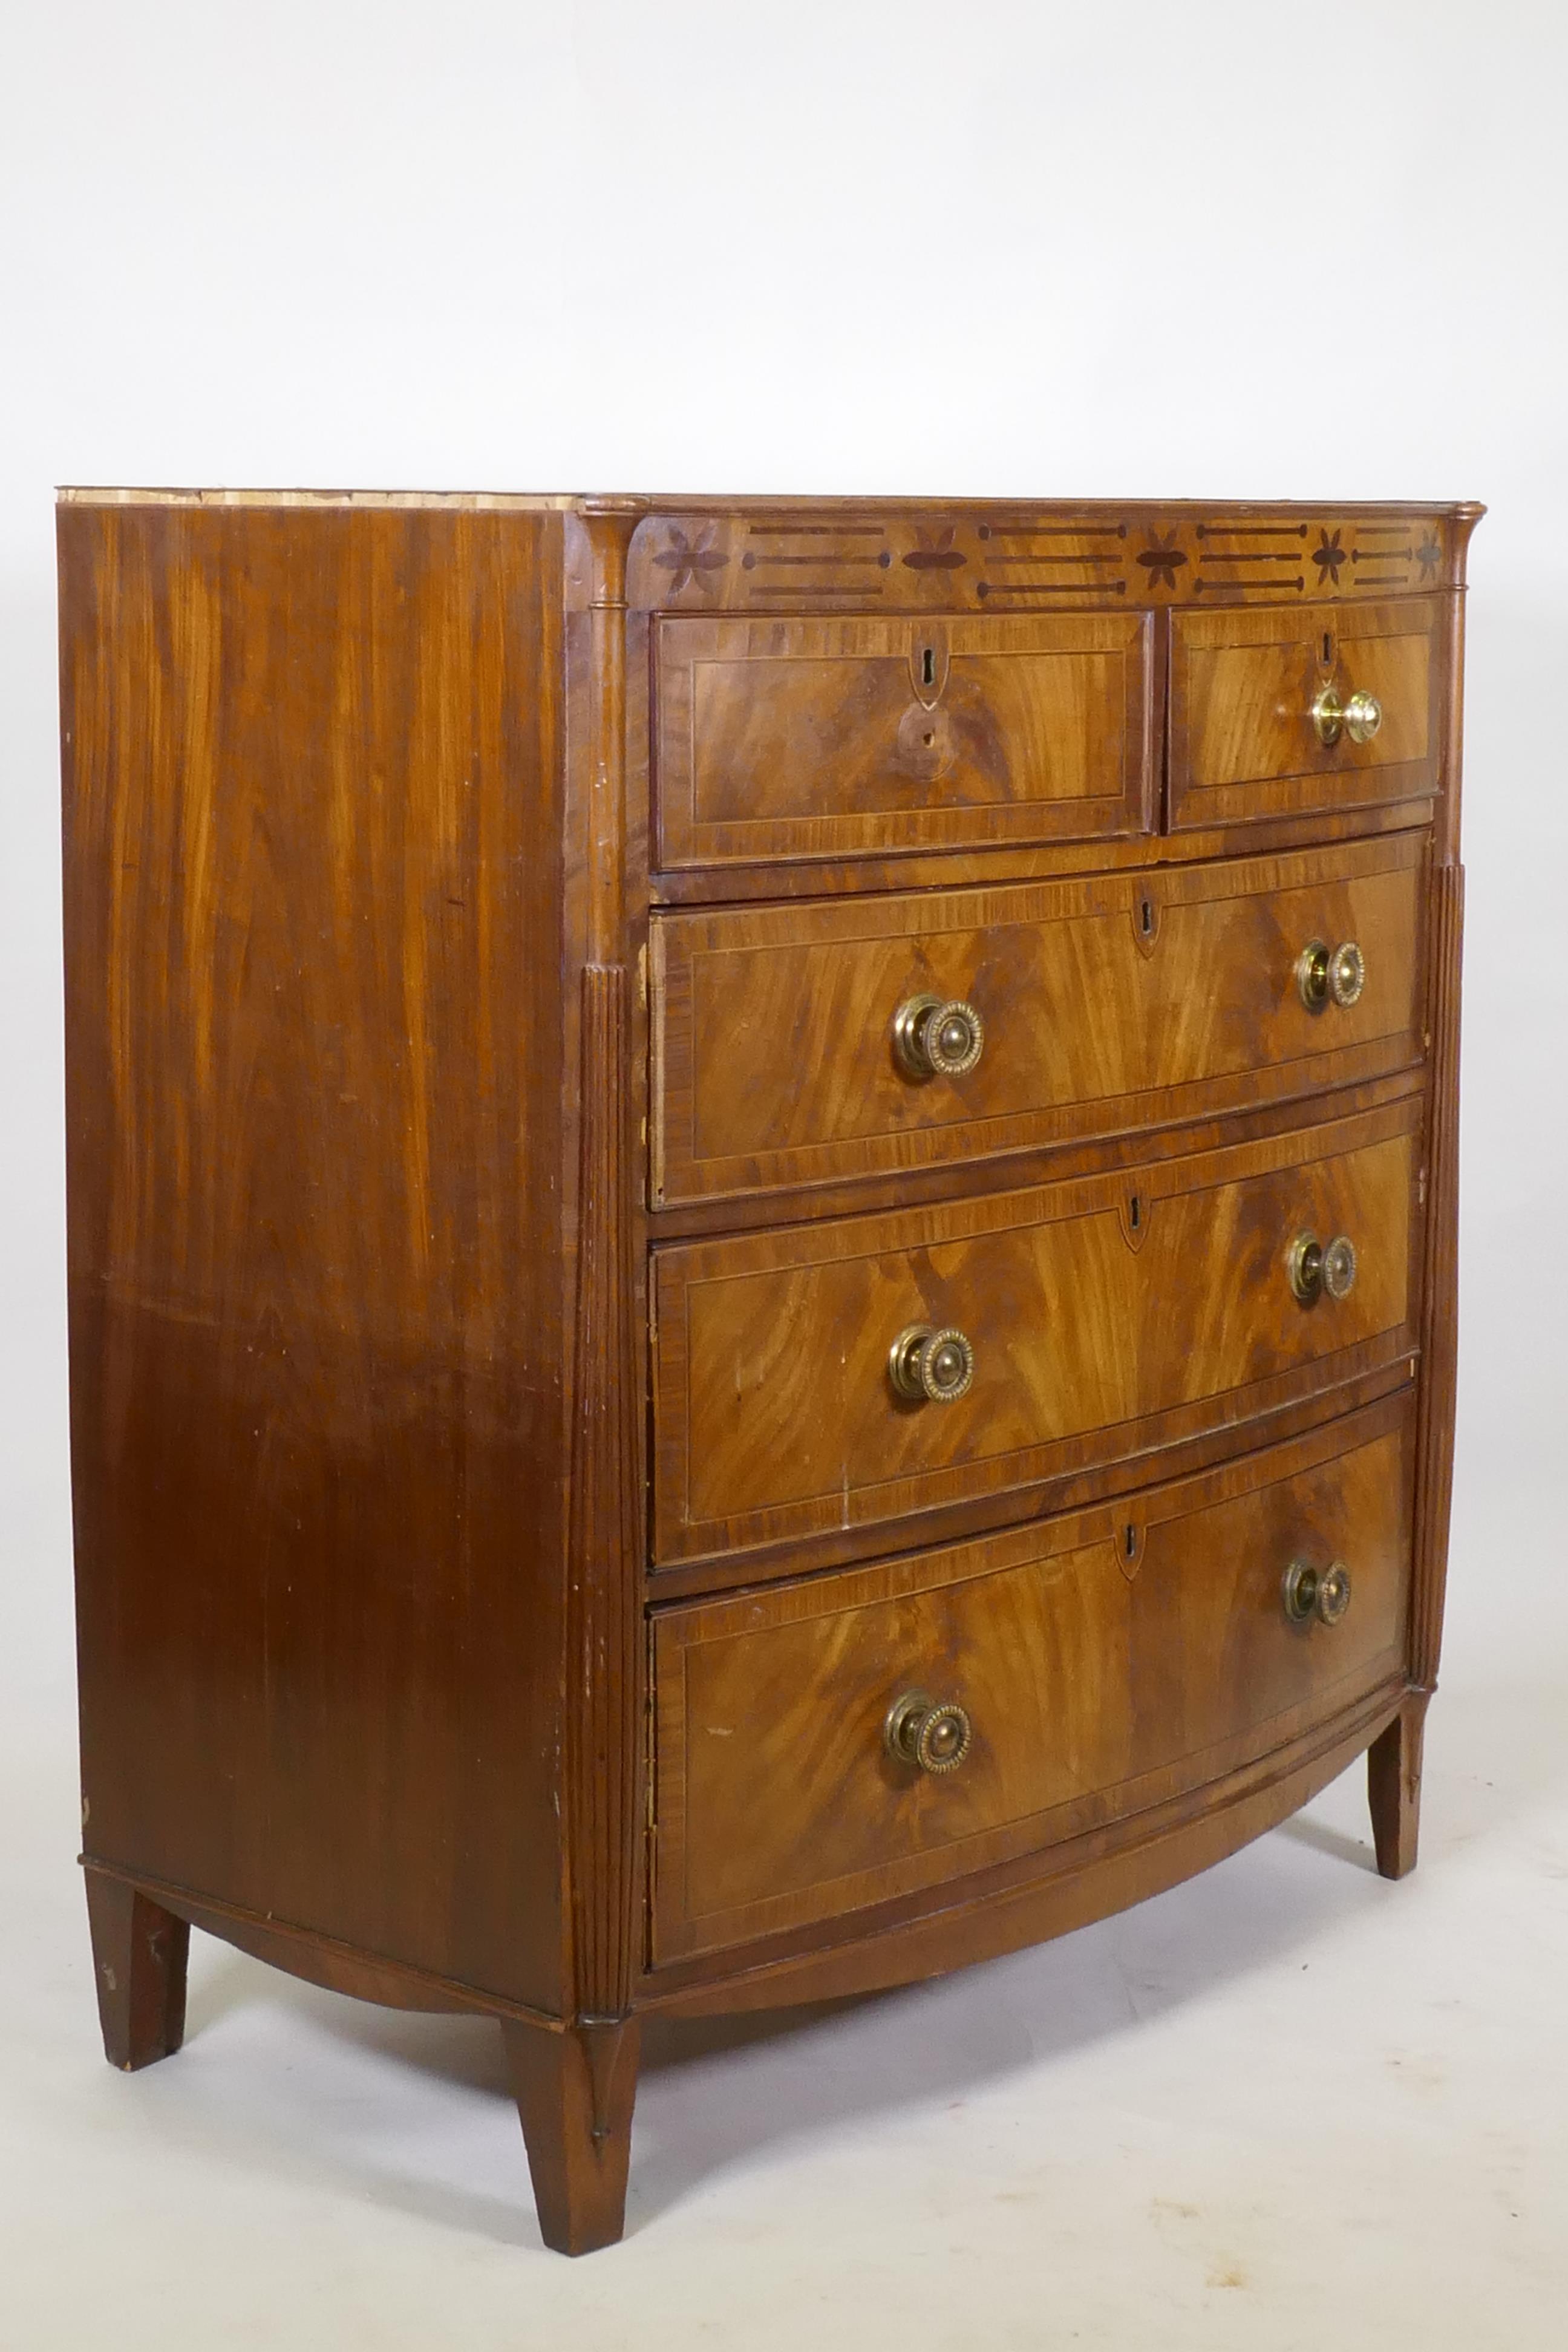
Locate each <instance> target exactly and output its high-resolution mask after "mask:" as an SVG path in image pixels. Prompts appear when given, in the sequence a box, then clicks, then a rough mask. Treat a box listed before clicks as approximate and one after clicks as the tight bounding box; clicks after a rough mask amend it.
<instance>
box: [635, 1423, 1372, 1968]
mask: <svg viewBox="0 0 1568 2352" xmlns="http://www.w3.org/2000/svg"><path fill="white" fill-rule="evenodd" d="M1410 1393H1411V1392H1410V1391H1409V1390H1408V1389H1406V1390H1404V1391H1401V1392H1400V1393H1399V1394H1398V1395H1397V1396H1395V1397H1394V1398H1391V1399H1387V1400H1384V1402H1382V1403H1381V1404H1379V1405H1376V1406H1374V1407H1373V1408H1371V1410H1370V1411H1369V1412H1363V1413H1362V1414H1358V1415H1356V1416H1354V1417H1353V1418H1352V1419H1351V1420H1349V1421H1342V1422H1339V1423H1331V1424H1330V1426H1329V1427H1328V1428H1327V1429H1324V1430H1318V1431H1314V1432H1313V1433H1310V1435H1309V1436H1307V1437H1305V1438H1300V1439H1297V1440H1295V1441H1293V1442H1292V1443H1291V1444H1289V1445H1285V1446H1280V1447H1276V1448H1274V1449H1271V1450H1269V1451H1267V1452H1265V1453H1262V1454H1253V1455H1250V1456H1247V1457H1245V1458H1244V1459H1242V1460H1241V1461H1239V1462H1231V1463H1229V1464H1227V1465H1226V1466H1225V1467H1224V1468H1223V1469H1220V1470H1217V1471H1214V1472H1211V1473H1209V1474H1208V1475H1205V1477H1203V1478H1199V1479H1190V1480H1186V1481H1184V1482H1182V1483H1180V1484H1175V1485H1171V1486H1163V1487H1156V1488H1155V1489H1153V1490H1152V1491H1148V1490H1145V1491H1144V1492H1143V1493H1142V1494H1140V1495H1138V1496H1133V1497H1131V1498H1130V1499H1127V1500H1124V1501H1122V1502H1121V1503H1119V1504H1118V1505H1117V1506H1116V1507H1115V1508H1114V1509H1110V1508H1106V1509H1100V1510H1098V1511H1093V1512H1089V1513H1083V1514H1079V1515H1078V1516H1076V1517H1071V1518H1065V1519H1058V1520H1056V1521H1046V1522H1039V1523H1037V1524H1035V1525H1032V1526H1028V1527H1024V1528H1014V1529H1010V1530H1009V1531H1008V1532H1007V1533H1005V1534H1004V1535H999V1536H993V1537H989V1538H985V1539H984V1540H982V1541H979V1542H975V1543H969V1544H964V1545H961V1546H957V1547H953V1548H952V1549H944V1550H936V1551H931V1550H928V1551H924V1552H921V1553H919V1554H917V1555H915V1556H913V1557H911V1558H908V1559H900V1560H897V1561H892V1562H887V1563H880V1564H879V1565H877V1566H875V1567H871V1568H868V1569H862V1570H854V1571H851V1572H847V1573H841V1574H836V1575H832V1576H824V1577H817V1578H815V1579H812V1580H808V1581H805V1582H800V1583H795V1584H790V1585H784V1586H779V1587H775V1588H773V1590H771V1591H765V1592H763V1593H761V1594H752V1595H749V1596H747V1597H745V1598H742V1599H736V1600H729V1601H707V1602H702V1603H700V1604H697V1605H695V1606H689V1607H679V1608H673V1609H669V1610H667V1611H662V1612H658V1614H657V1615H656V1617H655V1620H654V1655H655V1700H656V1706H657V1765H656V1780H655V1799H656V1803H655V1812H656V1822H657V1829H656V1836H655V1850H654V1900H653V1938H654V1950H655V1957H656V1958H658V1959H674V1958H681V1957H684V1956H686V1955H689V1954H692V1953H696V1952H701V1951H706V1950H710V1949H713V1948H716V1947H720V1946H722V1945H725V1944H732V1943H738V1942H741V1941H743V1940H744V1939H746V1938H747V1937H756V1936H762V1935H765V1934H769V1933H772V1932H776V1931H778V1930H781V1929H785V1928H790V1927H799V1926H801V1925H802V1924H804V1923H805V1922H808V1921H811V1920H816V1919H822V1918H826V1917H830V1916H834V1915H836V1914H839V1913H842V1912H846V1911H849V1910H853V1909H855V1908H857V1907H858V1906H863V1905H865V1904H868V1903H872V1902H878V1901H883V1900H887V1899H889V1898H890V1897H894V1896H898V1895H908V1894H910V1893H911V1892H913V1891H915V1890H917V1889H919V1888H921V1887H926V1886H931V1885H938V1884H940V1883H942V1881H945V1880H948V1879H951V1878H953V1877H955V1876H957V1875H959V1874H962V1873H963V1872H966V1871H972V1870H977V1869H981V1868H983V1867H985V1866H986V1865H989V1864H998V1863H1003V1862H1005V1861H1007V1860H1008V1859H1010V1858H1011V1857H1014V1856H1016V1855H1019V1854H1026V1853H1030V1852H1031V1851H1033V1850H1035V1849H1037V1848H1040V1847H1044V1846H1047V1845H1049V1844H1051V1843H1055V1842H1058V1841H1059V1840H1062V1839H1065V1838H1068V1837H1070V1836H1073V1835H1076V1834H1078V1833H1079V1832H1084V1831H1088V1830H1092V1829H1095V1828H1097V1827H1099V1826H1100V1825H1101V1824H1103V1823H1105V1822H1114V1821H1115V1820H1117V1819H1118V1818H1119V1817H1121V1816H1123V1815H1126V1814H1131V1813H1133V1812H1136V1811H1140V1810H1142V1809H1143V1808H1145V1807H1149V1806H1152V1805H1155V1804H1159V1803H1162V1802H1164V1801H1168V1800H1170V1799H1172V1798H1173V1797H1176V1796H1179V1794H1180V1793H1181V1792H1182V1791H1183V1790H1189V1789H1194V1788H1197V1787H1200V1786H1201V1785H1202V1784H1203V1783H1204V1782H1205V1781H1207V1780H1214V1779H1215V1778H1217V1777H1219V1776H1220V1775H1221V1774H1222V1773H1225V1772H1228V1771H1233V1770H1236V1769H1238V1768H1240V1767H1242V1766H1244V1765H1246V1764H1247V1763H1248V1762H1249V1761H1250V1760H1251V1759H1254V1758H1255V1757H1258V1756H1260V1755H1262V1754H1264V1753H1266V1752H1267V1751H1268V1749H1269V1748H1272V1747H1275V1746H1278V1745H1279V1744H1281V1743H1282V1742H1283V1741H1285V1740H1286V1739H1289V1738H1294V1737H1296V1736H1297V1735H1298V1734H1299V1733H1301V1732H1303V1731H1305V1730H1307V1729H1309V1728H1310V1727H1311V1726H1312V1724H1313V1723H1314V1721H1316V1720H1317V1719H1319V1718H1321V1717H1326V1716H1328V1715H1330V1714H1331V1713H1333V1712H1335V1711H1336V1710H1337V1709H1338V1708H1340V1707H1342V1706H1347V1705H1349V1704H1351V1703H1352V1701H1353V1700H1354V1699H1355V1698H1356V1697H1357V1696H1359V1695H1360V1694H1361V1693H1362V1692H1363V1691H1365V1690H1367V1689H1370V1688H1372V1687H1373V1686H1374V1685H1376V1684H1378V1683H1379V1682H1380V1681H1383V1680H1385V1679H1392V1678H1394V1677H1396V1676H1397V1675H1399V1674H1400V1673H1401V1672H1402V1670H1403V1665H1404V1643H1405V1616H1406V1609H1407V1590H1406V1586H1407V1577H1406V1570H1407V1563H1408V1558H1409V1528H1410V1486H1411V1454H1412V1446H1411V1431H1410V1403H1409V1399H1410ZM900 1702H903V1703H904V1704H903V1705H902V1706H901V1707H900ZM954 1710H961V1711H962V1712H961V1713H955V1712H954ZM955 1758H956V1761H955V1760H954V1759H955Z"/></svg>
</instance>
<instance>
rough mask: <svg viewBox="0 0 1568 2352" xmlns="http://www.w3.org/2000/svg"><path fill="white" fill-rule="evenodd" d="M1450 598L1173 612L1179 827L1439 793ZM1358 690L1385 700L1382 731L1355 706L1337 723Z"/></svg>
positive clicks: (1174, 799) (1175, 822) (1174, 802)
mask: <svg viewBox="0 0 1568 2352" xmlns="http://www.w3.org/2000/svg"><path fill="white" fill-rule="evenodd" d="M1444 609H1445V608H1444V607H1443V605H1442V604H1439V603H1437V602H1436V600H1434V599H1431V598H1425V597H1423V598H1414V597H1413V598H1409V599H1406V600H1403V601H1401V602H1399V603H1389V604H1365V605H1358V606H1355V607H1353V608H1347V607H1346V606H1345V605H1343V604H1302V605H1298V606H1296V607H1294V608H1292V609H1290V610H1280V609H1279V608H1278V607H1275V606H1261V607H1260V606H1257V605H1254V606H1251V607H1250V608H1249V607H1247V606H1234V605H1233V606H1228V607H1226V608H1223V609H1222V608H1219V607H1215V608H1212V609H1211V610H1209V611H1206V612H1180V613H1174V614H1172V618H1171V630H1172V636H1171V762H1170V766H1171V825H1172V829H1173V831H1179V830H1182V829H1184V828H1186V827H1191V826H1194V825H1205V824H1239V823H1245V822H1246V821H1247V819H1249V818H1255V817H1270V816H1294V815H1297V814H1302V813H1309V814H1310V813H1315V812H1318V811H1339V810H1352V809H1362V808H1370V807H1373V806H1375V805H1376V804H1377V803H1380V802H1386V801H1397V800H1409V799H1413V798H1420V797H1424V796H1426V795H1428V794H1430V793H1436V790H1437V745H1438V740H1439V730H1438V719H1437V714H1438V694H1439V691H1440V685H1441V677H1442V660H1441V641H1440V639H1439V638H1438V636H1437V635H1436V632H1437V629H1438V625H1439V622H1440V619H1441V617H1442V614H1443V612H1444ZM1354 695H1361V696H1370V697H1371V698H1373V702H1374V703H1375V704H1376V706H1377V720H1376V731H1375V732H1373V733H1368V732H1367V730H1366V725H1365V722H1364V720H1361V721H1360V722H1359V723H1358V714H1357V713H1356V712H1355V711H1353V710H1352V712H1351V723H1350V724H1346V723H1345V722H1344V720H1343V719H1342V720H1341V721H1340V722H1339V724H1338V725H1337V726H1336V725H1335V722H1334V718H1333V712H1332V704H1333V703H1334V702H1336V701H1337V703H1338V705H1339V707H1340V708H1341V709H1344V708H1345V707H1346V706H1348V705H1349V704H1350V702H1351V698H1352V696H1354ZM1321 698H1327V699H1326V700H1324V699H1321ZM1315 706H1316V707H1317V708H1318V709H1320V710H1321V722H1320V719H1318V718H1315V717H1314V707H1315ZM1363 707H1364V706H1363ZM1371 715H1372V714H1371V713H1370V712H1368V713H1367V716H1368V717H1370V716H1371Z"/></svg>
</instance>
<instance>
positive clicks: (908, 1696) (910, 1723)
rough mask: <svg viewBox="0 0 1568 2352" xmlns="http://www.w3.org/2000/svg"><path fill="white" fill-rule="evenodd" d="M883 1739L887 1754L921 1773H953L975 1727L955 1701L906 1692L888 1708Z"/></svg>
mask: <svg viewBox="0 0 1568 2352" xmlns="http://www.w3.org/2000/svg"><path fill="white" fill-rule="evenodd" d="M882 1741H883V1745H884V1746H885V1747H886V1748H887V1751H888V1753H889V1756H891V1757H894V1758H896V1759H897V1760H898V1761H899V1762H900V1764H912V1765H913V1766H914V1767H915V1769H916V1770H917V1771H921V1772H936V1773H941V1772H956V1771H957V1769H958V1768H959V1766H960V1765H961V1764H962V1763H963V1759H964V1758H965V1757H966V1756H967V1755H968V1753H969V1751H970V1748H972V1747H973V1743H974V1727H973V1724H972V1723H971V1722H970V1720H969V1717H968V1714H967V1713H966V1711H965V1710H964V1709H963V1707H962V1706H958V1705H957V1703H956V1702H955V1701H954V1700H952V1699H946V1700H942V1701H940V1702H939V1701H938V1700H936V1699H932V1698H928V1697H927V1696H926V1695H925V1693H924V1691H905V1693H904V1694H903V1696H902V1697H901V1698H896V1699H895V1700H894V1701H893V1704H892V1706H890V1707H889V1709H888V1718H887V1721H886V1722H885V1723H884V1725H883V1726H882Z"/></svg>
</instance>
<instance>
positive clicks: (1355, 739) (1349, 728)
mask: <svg viewBox="0 0 1568 2352" xmlns="http://www.w3.org/2000/svg"><path fill="white" fill-rule="evenodd" d="M1382 724H1383V705H1382V703H1381V702H1379V700H1378V698H1377V697H1376V695H1375V694H1364V693H1357V694H1352V697H1351V698H1350V700H1349V701H1348V702H1347V703H1346V705H1345V733H1346V734H1347V735H1348V736H1349V737H1350V739H1351V741H1352V743H1370V742H1371V741H1372V739H1373V736H1374V735H1375V734H1376V732H1377V730H1378V729H1379V728H1380V727H1381V726H1382Z"/></svg>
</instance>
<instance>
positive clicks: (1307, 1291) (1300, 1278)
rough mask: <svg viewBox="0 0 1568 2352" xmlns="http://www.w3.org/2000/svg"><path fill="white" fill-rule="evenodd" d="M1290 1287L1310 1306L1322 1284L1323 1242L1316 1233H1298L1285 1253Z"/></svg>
mask: <svg viewBox="0 0 1568 2352" xmlns="http://www.w3.org/2000/svg"><path fill="white" fill-rule="evenodd" d="M1285 1262H1286V1265H1288V1266H1289V1271H1290V1287H1291V1289H1292V1290H1293V1291H1294V1292H1295V1294H1296V1296H1297V1297H1298V1298H1299V1299H1300V1302H1301V1304H1302V1306H1303V1307H1310V1305H1311V1303H1312V1301H1313V1299H1314V1298H1316V1297H1317V1296H1318V1293H1319V1292H1320V1291H1321V1288H1322V1286H1323V1244H1322V1243H1321V1241H1320V1240H1319V1239H1318V1237H1317V1235H1316V1234H1297V1236H1296V1238H1295V1240H1294V1241H1293V1242H1292V1243H1291V1244H1290V1247H1289V1252H1288V1253H1287V1255H1286V1261H1285Z"/></svg>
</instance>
